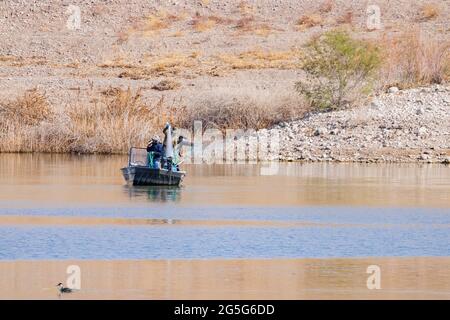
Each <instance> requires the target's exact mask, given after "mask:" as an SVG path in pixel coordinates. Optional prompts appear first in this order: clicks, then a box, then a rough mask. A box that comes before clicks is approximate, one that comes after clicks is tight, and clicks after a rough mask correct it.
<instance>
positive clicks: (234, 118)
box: [177, 86, 309, 130]
mask: <svg viewBox="0 0 450 320" xmlns="http://www.w3.org/2000/svg"><path fill="white" fill-rule="evenodd" d="M308 111H309V105H308V104H307V103H306V102H305V101H304V100H303V99H302V98H301V97H300V96H299V95H296V94H293V92H292V88H290V87H281V86H279V87H277V88H274V89H273V90H270V91H268V90H257V89H254V90H248V89H245V90H244V89H242V90H239V89H235V90H230V89H229V88H218V89H215V90H214V91H212V92H209V93H205V94H203V95H202V96H200V97H197V98H196V99H195V101H192V103H191V104H190V106H189V107H186V108H185V109H183V111H182V113H181V114H179V115H178V117H177V125H178V126H180V127H182V128H190V127H191V126H192V124H193V122H194V121H195V120H201V121H202V122H203V128H205V129H206V128H216V129H220V130H225V129H256V130H258V129H263V128H269V127H271V126H273V125H275V124H277V123H280V122H283V121H289V120H293V119H296V118H300V117H302V116H303V115H304V114H305V113H306V112H308Z"/></svg>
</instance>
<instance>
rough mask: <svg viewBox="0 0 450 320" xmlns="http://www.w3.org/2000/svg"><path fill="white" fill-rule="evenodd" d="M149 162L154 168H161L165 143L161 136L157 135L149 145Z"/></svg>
mask: <svg viewBox="0 0 450 320" xmlns="http://www.w3.org/2000/svg"><path fill="white" fill-rule="evenodd" d="M147 152H148V160H149V161H148V163H149V166H150V167H152V168H154V169H160V166H161V157H162V154H163V145H162V143H161V139H160V138H159V136H157V135H155V136H153V138H152V139H151V140H150V141H149V143H148V145H147Z"/></svg>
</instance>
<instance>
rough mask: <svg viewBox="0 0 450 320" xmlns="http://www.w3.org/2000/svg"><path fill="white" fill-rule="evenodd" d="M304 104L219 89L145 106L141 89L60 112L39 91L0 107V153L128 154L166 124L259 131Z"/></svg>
mask: <svg viewBox="0 0 450 320" xmlns="http://www.w3.org/2000/svg"><path fill="white" fill-rule="evenodd" d="M306 111H307V108H306V107H305V104H304V103H303V102H302V101H301V100H300V98H299V97H298V96H297V95H292V93H291V92H290V90H288V88H285V90H277V93H271V92H267V91H261V90H255V91H254V92H247V91H245V92H244V91H242V92H241V91H239V90H236V91H233V92H231V91H230V90H227V89H223V90H216V91H214V92H211V93H210V94H204V95H202V96H200V97H197V98H196V100H195V101H191V104H190V105H189V107H187V106H186V105H184V104H182V102H181V101H176V102H171V103H170V102H169V101H165V99H164V98H161V99H160V100H159V101H157V102H156V103H153V104H148V103H145V102H144V100H143V97H142V92H141V90H135V91H133V90H131V89H126V90H124V89H120V88H109V89H107V90H104V91H102V92H101V93H98V94H97V95H96V96H94V97H93V99H92V100H91V102H90V103H82V102H80V101H76V102H74V103H71V104H69V105H68V106H66V107H65V108H64V109H63V110H61V111H58V112H57V111H55V110H53V108H52V107H51V106H50V105H49V104H48V102H47V99H46V97H45V95H44V94H42V93H40V92H38V91H37V90H32V91H29V92H26V93H25V94H24V95H23V96H20V97H18V98H16V99H14V100H11V101H5V102H2V104H1V105H0V152H57V153H106V154H111V153H117V154H120V153H126V152H127V151H128V150H129V148H130V147H131V146H145V145H146V143H147V141H148V139H149V137H151V136H152V135H153V134H155V133H158V134H161V130H162V128H163V127H164V124H165V123H166V122H170V123H172V124H173V126H174V127H179V128H185V129H189V128H191V127H192V125H193V122H194V121H195V120H201V121H203V125H204V128H219V129H221V130H224V129H229V128H234V129H261V128H267V127H270V126H272V125H274V124H276V123H278V122H281V121H287V120H290V119H294V118H297V117H300V116H302V115H303V114H304V113H305V112H306Z"/></svg>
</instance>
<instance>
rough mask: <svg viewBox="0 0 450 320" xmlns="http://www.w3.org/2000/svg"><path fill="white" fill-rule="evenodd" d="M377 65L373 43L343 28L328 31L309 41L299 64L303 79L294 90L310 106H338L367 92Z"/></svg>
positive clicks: (378, 57) (375, 49)
mask: <svg viewBox="0 0 450 320" xmlns="http://www.w3.org/2000/svg"><path fill="white" fill-rule="evenodd" d="M380 64H381V58H380V53H379V50H378V49H377V48H376V47H374V46H373V45H371V44H369V43H366V42H364V41H362V40H356V39H352V38H351V37H350V36H349V35H348V34H347V33H346V32H343V31H329V32H327V33H325V34H323V35H322V36H320V37H318V38H315V39H314V40H313V41H311V42H310V43H309V45H308V47H307V53H306V58H305V63H304V65H303V70H304V71H305V72H306V78H305V79H304V80H302V81H299V82H297V83H296V89H297V90H298V91H299V92H300V93H301V94H303V95H305V96H306V98H307V99H308V100H309V102H310V103H311V105H312V107H313V108H317V109H325V110H327V109H336V108H342V107H344V106H347V105H351V104H353V103H355V102H356V101H358V100H359V99H360V98H361V96H362V95H367V94H369V93H370V91H371V87H372V85H371V84H372V82H373V80H374V76H375V73H376V70H377V69H378V67H379V66H380Z"/></svg>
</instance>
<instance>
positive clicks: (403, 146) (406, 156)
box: [262, 85, 450, 164]
mask: <svg viewBox="0 0 450 320" xmlns="http://www.w3.org/2000/svg"><path fill="white" fill-rule="evenodd" d="M276 132H278V133H279V134H280V160H281V161H335V162H422V163H446V164H449V163H450V86H449V85H435V86H431V87H423V88H417V89H409V90H398V89H397V88H390V89H389V90H388V92H387V93H383V94H381V95H378V96H375V97H374V98H373V100H372V101H371V102H370V103H367V104H366V105H364V106H362V107H358V108H352V109H347V110H340V111H333V112H327V113H313V114H309V115H307V116H306V117H304V118H303V119H300V120H296V121H292V122H285V123H281V124H279V125H278V126H276V127H274V128H272V129H269V130H263V132H262V134H264V135H266V134H267V135H272V134H274V133H276Z"/></svg>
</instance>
